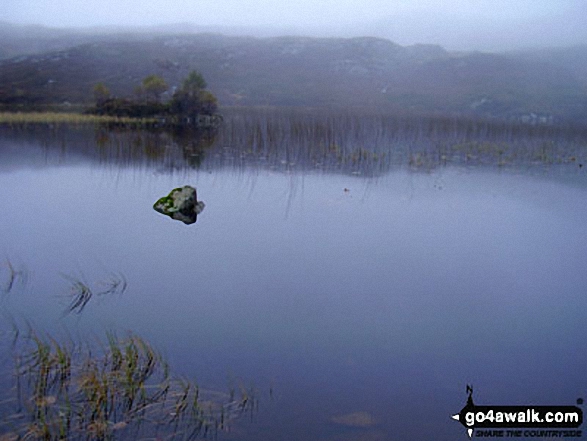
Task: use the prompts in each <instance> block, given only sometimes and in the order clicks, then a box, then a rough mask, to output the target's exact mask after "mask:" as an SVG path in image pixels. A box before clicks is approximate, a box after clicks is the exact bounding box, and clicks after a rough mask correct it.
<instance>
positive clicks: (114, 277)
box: [62, 273, 128, 315]
mask: <svg viewBox="0 0 587 441" xmlns="http://www.w3.org/2000/svg"><path fill="white" fill-rule="evenodd" d="M62 277H63V278H64V279H66V280H68V281H69V282H70V290H69V295H68V298H69V299H70V300H69V304H68V306H67V307H66V309H65V311H64V315H67V314H70V313H75V314H81V313H82V311H83V310H84V309H85V307H86V306H87V305H88V303H89V302H90V300H91V299H92V298H93V297H94V296H104V295H111V294H123V293H124V292H125V291H126V289H127V287H128V282H127V280H126V278H125V277H124V274H122V273H113V274H111V275H110V278H109V279H107V280H105V281H102V282H101V283H100V285H101V286H102V287H103V288H102V289H101V290H100V291H96V290H93V289H92V288H91V287H90V286H89V285H88V284H87V283H86V282H84V281H83V280H82V279H80V278H77V277H73V276H68V275H66V274H62Z"/></svg>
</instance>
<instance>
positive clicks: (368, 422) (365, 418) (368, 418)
mask: <svg viewBox="0 0 587 441" xmlns="http://www.w3.org/2000/svg"><path fill="white" fill-rule="evenodd" d="M331 421H332V422H333V423H336V424H342V425H344V426H350V427H370V426H374V425H375V418H373V416H372V415H371V414H370V413H369V412H354V413H347V414H346V415H338V416H334V417H332V418H331Z"/></svg>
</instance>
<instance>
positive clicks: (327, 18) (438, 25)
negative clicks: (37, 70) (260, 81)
mask: <svg viewBox="0 0 587 441" xmlns="http://www.w3.org/2000/svg"><path fill="white" fill-rule="evenodd" d="M585 17H587V2H585V1H584V0H517V1H515V2H512V1H510V0H443V1H440V0H438V1H430V0H369V1H365V2H356V1H351V0H336V1H335V0H323V1H320V2H316V1H308V0H299V1H297V2H281V1H274V0H251V1H247V2H240V1H236V0H199V1H197V2H196V1H193V0H176V1H174V2H155V1H152V0H148V1H139V0H127V1H125V2H119V1H117V0H103V1H100V2H98V3H96V2H94V1H89V0H77V1H73V0H54V1H51V2H47V1H44V0H3V1H2V4H0V21H5V22H10V23H17V24H37V25H44V26H49V27H57V28H76V29H77V32H84V29H86V28H89V27H93V29H94V30H96V27H98V28H101V29H102V30H105V29H107V30H112V28H113V27H114V28H117V29H119V30H120V29H121V28H124V29H126V30H128V29H130V28H132V29H134V30H137V27H144V26H148V27H151V30H152V29H153V27H154V28H159V29H166V31H169V30H172V29H175V30H179V31H181V30H184V31H185V30H190V31H191V30H193V31H195V32H220V33H223V34H231V35H250V36H280V35H296V36H302V35H303V36H314V37H357V36H374V37H381V38H386V39H390V40H392V41H394V42H396V43H398V44H401V45H411V44H416V43H422V44H437V45H441V46H443V47H445V48H447V49H449V50H484V51H502V50H512V49H520V48H532V47H556V46H568V45H577V44H585V43H587V26H585V25H584V18H585ZM177 23H183V25H179V26H178V25H177Z"/></svg>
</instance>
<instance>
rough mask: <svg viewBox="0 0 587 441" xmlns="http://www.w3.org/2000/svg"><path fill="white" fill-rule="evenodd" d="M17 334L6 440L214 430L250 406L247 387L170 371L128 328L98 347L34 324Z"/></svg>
mask: <svg viewBox="0 0 587 441" xmlns="http://www.w3.org/2000/svg"><path fill="white" fill-rule="evenodd" d="M21 339H22V341H20V342H19V344H18V345H17V346H18V347H19V349H18V351H17V352H16V353H15V354H14V359H15V366H14V370H15V371H14V383H15V384H14V387H13V390H12V391H13V392H14V393H13V394H12V395H13V399H8V400H4V401H2V399H0V415H7V416H3V418H2V420H1V421H0V424H1V425H0V432H2V433H5V434H6V436H7V437H8V439H41V440H64V439H68V440H70V439H71V440H77V439H96V440H106V439H109V440H110V439H139V438H142V437H146V436H148V437H149V438H155V439H177V440H184V439H195V438H198V437H200V436H206V435H217V434H218V433H219V431H222V430H226V429H227V428H228V426H229V424H230V422H231V421H232V420H234V419H235V418H236V417H238V416H239V415H240V414H242V413H244V412H247V411H249V410H251V409H253V408H254V406H255V399H254V394H252V392H251V391H250V390H243V391H242V392H241V396H240V398H236V397H235V396H234V394H220V393H210V392H208V391H203V390H201V389H200V388H199V387H198V386H197V385H196V384H195V383H193V382H191V381H188V380H184V379H177V378H173V377H172V376H171V375H170V369H169V366H168V364H167V363H166V362H165V360H164V359H163V358H162V357H161V355H160V354H159V353H158V352H157V351H155V350H154V349H153V347H152V346H151V345H150V344H149V343H147V342H146V341H145V340H143V339H142V338H140V337H138V336H136V335H134V334H130V335H128V336H127V337H126V338H119V337H118V336H117V335H116V334H114V333H108V334H107V338H106V343H103V344H101V345H99V347H98V348H90V347H87V346H86V347H84V346H82V345H79V344H75V343H73V342H66V343H60V342H59V341H57V340H56V339H54V338H52V337H50V336H41V335H39V334H38V333H36V332H34V331H30V332H29V335H28V336H26V337H22V338H21ZM2 398H4V397H2Z"/></svg>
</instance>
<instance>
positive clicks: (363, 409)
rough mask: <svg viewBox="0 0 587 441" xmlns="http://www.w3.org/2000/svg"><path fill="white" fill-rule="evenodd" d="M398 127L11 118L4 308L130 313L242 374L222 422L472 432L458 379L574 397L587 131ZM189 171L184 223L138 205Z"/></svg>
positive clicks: (307, 432) (352, 431) (171, 344)
mask: <svg viewBox="0 0 587 441" xmlns="http://www.w3.org/2000/svg"><path fill="white" fill-rule="evenodd" d="M292 121H293V122H292ZM411 124H412V125H411V126H409V127H407V122H406V121H403V122H402V121H399V122H398V121H396V122H394V123H393V124H391V123H389V124H388V123H385V122H384V121H383V119H377V118H365V119H363V120H361V119H356V118H350V117H348V116H347V117H341V118H338V119H336V118H332V119H325V120H323V121H322V120H320V121H319V122H318V123H317V122H316V120H315V119H312V118H310V117H308V118H306V117H305V116H304V115H302V114H300V115H297V116H296V117H295V118H293V119H292V120H289V119H286V118H285V117H284V118H283V119H281V120H280V119H279V118H276V117H275V118H274V119H273V120H272V119H271V118H270V117H269V116H267V115H265V116H263V115H261V116H260V115H249V116H242V115H239V114H233V115H230V117H229V118H227V120H226V122H225V127H224V128H223V129H222V131H221V133H220V134H219V135H218V136H217V137H216V138H214V139H210V138H206V137H204V138H201V139H196V138H195V137H194V136H193V135H190V134H183V135H173V136H172V135H170V134H166V133H162V132H159V133H158V132H151V133H146V132H140V133H139V132H125V131H123V130H117V131H109V130H106V129H99V130H95V129H94V128H92V127H86V128H67V127H53V128H47V127H35V128H32V127H28V128H18V129H14V128H12V129H10V128H3V129H2V131H1V132H0V206H1V207H2V209H0V256H1V260H2V263H0V265H2V266H1V267H0V277H4V280H1V279H0V283H1V284H4V285H3V287H4V290H5V291H7V290H6V289H5V288H6V283H7V274H8V269H7V268H8V267H7V265H8V262H10V265H12V267H13V269H14V271H15V272H16V273H17V275H19V276H20V277H17V280H16V282H15V284H14V286H13V287H12V288H11V290H10V292H4V293H3V294H2V298H1V300H0V301H1V306H2V311H3V317H11V319H12V320H15V321H23V322H24V321H26V322H28V323H31V324H32V325H33V326H35V327H36V328H38V329H42V330H45V331H47V332H49V333H51V334H52V335H62V334H66V335H76V336H80V337H81V338H83V339H86V340H87V339H94V338H96V339H97V338H101V337H103V335H104V333H105V331H108V330H116V331H117V332H120V333H122V334H124V332H126V331H132V332H133V333H136V334H138V335H140V336H142V337H144V338H145V339H146V340H148V341H149V342H151V343H152V344H153V345H154V346H155V347H156V348H158V349H159V350H160V351H161V352H162V353H163V354H164V355H165V357H166V358H167V360H168V361H169V363H170V365H171V367H172V370H173V371H174V372H175V373H177V374H178V375H181V376H185V377H187V378H191V379H195V380H196V381H197V382H198V384H200V385H201V386H202V387H206V388H211V389H217V390H227V388H228V387H229V385H230V384H235V383H236V384H239V383H241V382H242V383H243V384H245V385H246V386H247V387H248V386H253V387H254V388H255V389H256V390H257V393H258V399H259V406H258V409H257V410H256V412H255V413H254V415H253V417H252V418H248V417H245V418H241V419H240V420H239V421H237V422H236V424H234V425H233V426H232V428H231V431H230V432H229V433H222V434H220V435H219V438H220V439H228V440H232V439H235V440H236V439H238V440H296V441H302V440H304V441H305V440H321V441H322V440H373V441H375V440H377V441H378V440H420V439H437V440H456V439H466V434H465V430H464V428H463V427H462V426H461V425H460V424H458V423H457V422H455V421H453V420H451V419H450V415H452V414H454V413H457V412H458V411H460V409H461V408H462V407H463V406H464V404H465V401H466V397H467V395H466V393H465V387H466V385H467V384H473V385H474V389H475V395H474V397H475V400H476V402H477V403H478V404H500V405H518V404H519V405H523V404H535V405H547V404H557V405H574V404H575V401H576V400H577V398H587V394H586V392H587V374H586V372H587V328H586V327H585V323H586V322H587V295H586V294H587V271H586V264H587V222H586V219H587V204H586V203H585V201H587V170H586V169H587V167H582V164H583V162H585V159H586V156H585V155H586V152H587V147H586V146H587V138H585V137H584V136H583V135H581V134H577V133H575V132H573V133H571V134H569V133H566V132H564V131H554V130H549V129H548V130H547V129H544V130H542V129H539V128H527V129H524V130H521V129H519V128H517V129H516V128H511V127H509V126H503V127H501V126H483V125H480V126H477V125H472V126H467V125H466V124H464V125H462V126H459V125H458V124H457V123H456V122H455V123H451V122H450V121H448V122H447V121H444V122H442V123H438V124H435V123H433V122H430V121H428V122H421V123H411ZM406 127H407V128H406ZM580 165H581V166H580ZM186 184H189V185H193V186H195V187H197V190H198V198H199V199H200V200H202V201H204V203H205V209H204V211H203V212H202V213H201V214H200V215H199V216H198V220H197V222H196V223H195V224H193V225H184V224H183V223H181V222H178V221H174V220H171V219H170V218H168V217H165V216H163V215H161V214H159V213H157V212H155V211H154V210H153V208H152V206H153V203H154V202H155V201H156V200H157V199H158V198H159V197H161V196H164V195H166V194H167V193H169V191H170V190H171V189H172V188H175V187H179V186H183V185H186ZM112 274H118V275H123V277H124V279H125V280H126V281H127V283H128V288H127V290H126V291H125V292H124V293H123V294H121V295H112V296H103V297H101V298H96V299H92V300H91V301H90V302H89V303H88V305H87V306H86V308H85V309H84V310H83V312H82V313H81V314H69V315H65V316H64V314H63V311H64V307H66V306H67V303H68V299H67V298H66V296H67V293H68V292H69V289H70V285H71V279H72V278H73V279H81V280H83V281H84V283H86V284H87V285H89V286H92V287H99V286H100V284H101V283H104V281H107V280H108V279H109V277H112ZM25 276H26V277H25ZM9 358H10V357H9V356H8V354H5V356H4V357H3V359H4V364H5V365H6V364H7V361H6V360H8V359H9ZM1 427H2V426H0V433H1V432H2V429H1Z"/></svg>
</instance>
